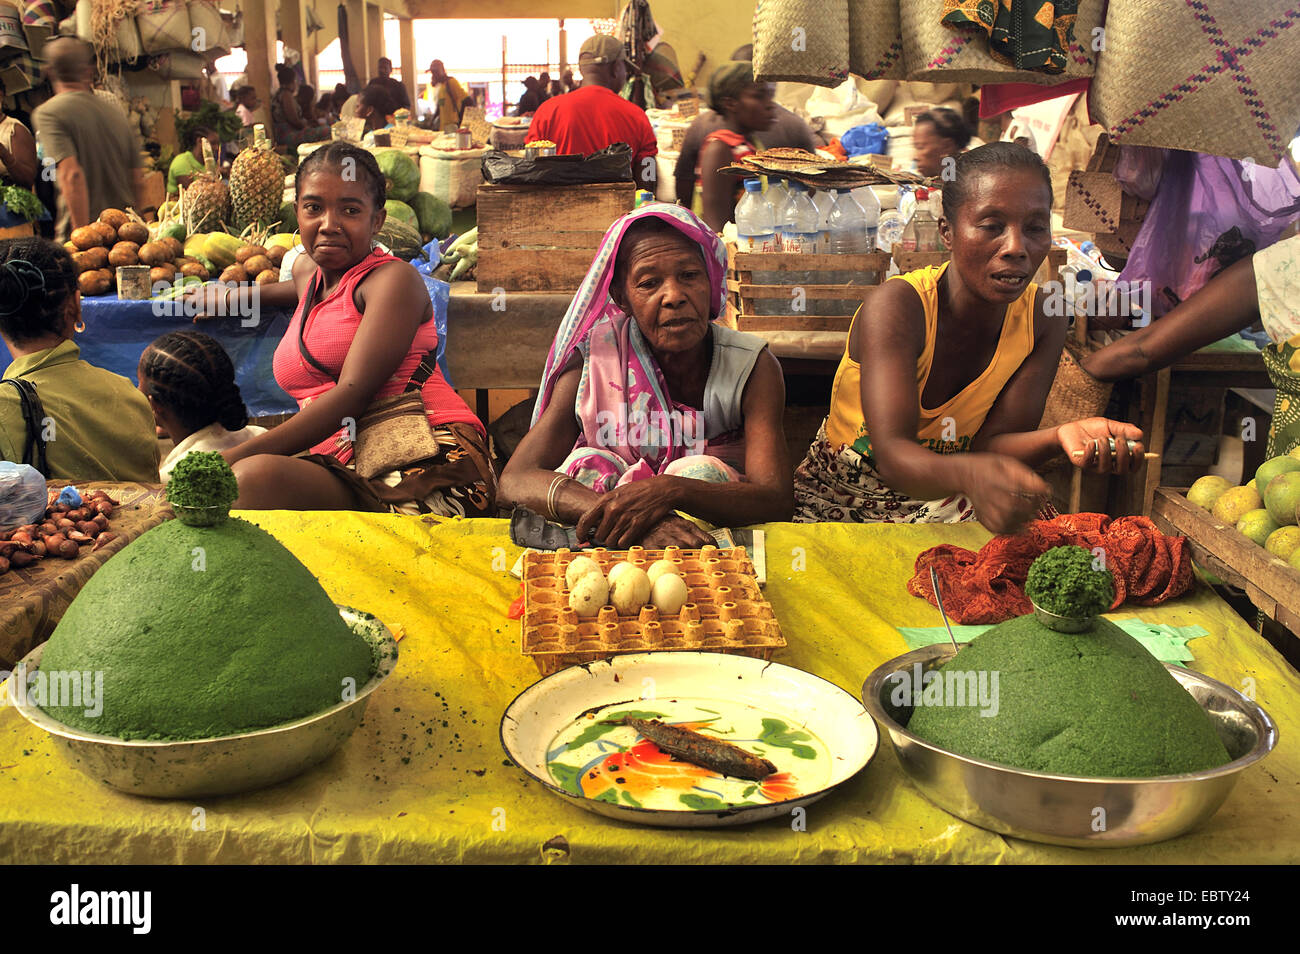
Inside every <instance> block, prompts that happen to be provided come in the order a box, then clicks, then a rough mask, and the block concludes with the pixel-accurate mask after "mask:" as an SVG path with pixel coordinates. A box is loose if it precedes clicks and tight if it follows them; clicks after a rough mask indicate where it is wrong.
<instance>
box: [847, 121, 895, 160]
mask: <svg viewBox="0 0 1300 954" xmlns="http://www.w3.org/2000/svg"><path fill="white" fill-rule="evenodd" d="M840 145H841V146H843V147H844V151H845V152H847V153H848V154H849V155H850V156H865V155H877V156H883V155H884V154H885V153H886V152H888V151H889V133H888V132H887V131H886V130H885V127H884V126H882V125H880V123H867V124H866V125H865V126H854V127H853V128H852V129H849V130H846V131H845V132H844V133H843V135H841V136H840Z"/></svg>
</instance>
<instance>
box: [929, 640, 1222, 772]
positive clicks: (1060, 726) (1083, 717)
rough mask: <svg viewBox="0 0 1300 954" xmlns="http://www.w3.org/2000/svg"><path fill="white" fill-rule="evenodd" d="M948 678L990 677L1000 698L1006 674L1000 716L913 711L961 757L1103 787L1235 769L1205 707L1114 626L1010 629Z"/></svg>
mask: <svg viewBox="0 0 1300 954" xmlns="http://www.w3.org/2000/svg"><path fill="white" fill-rule="evenodd" d="M939 671H940V672H947V671H952V672H954V673H976V674H978V673H980V672H984V673H987V674H989V675H987V676H986V685H987V686H988V687H989V688H990V689H991V688H992V685H993V683H992V676H991V674H992V673H994V672H996V673H998V680H997V710H996V715H990V716H982V715H981V714H980V712H981V707H980V706H974V705H964V706H953V705H948V706H934V705H925V704H924V703H923V704H922V705H920V706H918V707H917V708H916V709H915V710H914V711H913V715H912V718H911V721H910V722H909V723H908V729H909V730H910V731H912V732H914V733H915V734H916V735H918V736H920V737H921V738H922V739H925V740H926V741H928V742H933V743H935V744H936V745H940V746H942V747H943V748H945V749H949V750H951V751H953V752H957V753H959V754H961V755H968V756H972V757H974V758H978V759H983V760H985V761H989V762H1000V763H1002V764H1004V765H1011V766H1015V767H1016V768H1022V769H1028V770H1030V771H1034V772H1046V773H1049V774H1055V775H1083V776H1090V777H1103V778H1119V777H1130V778H1147V777H1151V776H1156V775H1176V774H1180V773H1183V772H1197V771H1201V770H1203V769H1209V768H1214V767H1216V766H1219V765H1223V764H1225V763H1227V762H1229V761H1231V759H1230V757H1229V755H1228V752H1227V750H1226V749H1225V748H1224V747H1223V743H1222V742H1221V741H1220V740H1219V736H1218V733H1217V732H1216V731H1215V729H1214V724H1213V723H1212V722H1211V721H1210V718H1209V716H1207V715H1206V714H1205V712H1204V710H1202V709H1201V707H1200V706H1199V705H1198V704H1197V703H1196V700H1195V699H1193V698H1192V697H1191V695H1190V694H1188V692H1187V691H1186V690H1185V689H1183V688H1182V686H1180V685H1179V684H1178V681H1177V680H1175V679H1174V677H1173V676H1171V675H1170V674H1169V672H1168V670H1166V669H1165V668H1164V666H1163V665H1162V664H1161V663H1160V662H1159V661H1158V660H1156V659H1155V658H1154V657H1153V656H1152V655H1151V654H1150V653H1148V652H1147V651H1146V650H1145V649H1143V648H1142V645H1141V644H1140V643H1139V642H1138V641H1137V640H1135V639H1133V638H1132V637H1131V636H1129V635H1128V634H1127V633H1125V632H1124V631H1123V630H1122V629H1120V628H1119V627H1118V626H1116V625H1115V624H1114V623H1112V622H1110V621H1109V620H1106V619H1099V620H1098V621H1097V625H1096V627H1095V628H1094V629H1092V630H1090V631H1089V632H1086V633H1073V634H1071V633H1058V632H1055V631H1054V630H1051V629H1048V628H1047V627H1046V626H1044V625H1042V624H1041V623H1039V622H1038V620H1036V619H1035V618H1034V617H1033V616H1021V617H1019V618H1018V619H1013V620H1008V621H1007V622H1005V623H1000V624H999V625H997V626H994V627H993V628H992V629H990V630H988V631H986V632H985V633H983V634H982V635H980V636H977V637H976V638H975V639H974V640H973V641H972V642H971V644H970V645H969V646H967V647H965V648H963V649H962V650H961V651H960V652H959V653H958V654H957V655H956V656H955V657H953V658H952V659H950V660H949V661H948V662H947V663H945V664H944V665H943V666H942V667H940V670H939ZM966 682H967V684H968V685H969V683H970V679H969V677H967V679H966ZM952 699H953V700H955V699H956V696H955V693H954V694H953V696H952ZM985 708H986V709H989V710H991V709H992V707H991V706H985Z"/></svg>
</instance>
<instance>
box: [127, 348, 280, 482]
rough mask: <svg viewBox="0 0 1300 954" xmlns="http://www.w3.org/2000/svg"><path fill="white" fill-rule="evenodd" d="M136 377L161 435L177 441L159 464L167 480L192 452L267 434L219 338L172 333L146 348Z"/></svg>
mask: <svg viewBox="0 0 1300 954" xmlns="http://www.w3.org/2000/svg"><path fill="white" fill-rule="evenodd" d="M136 377H137V378H139V380H140V390H141V392H142V393H143V394H144V396H145V397H147V398H148V399H149V407H150V408H151V409H152V410H153V418H154V422H155V423H156V424H157V425H158V430H159V433H160V435H161V436H164V437H168V438H170V439H171V440H172V441H173V442H174V443H175V445H176V446H175V447H174V448H173V449H172V451H171V453H169V454H168V455H167V457H166V458H165V459H164V460H163V462H162V465H161V466H160V467H159V468H158V472H159V474H160V475H161V476H162V481H163V483H164V484H165V483H167V480H168V478H169V477H170V476H171V472H172V468H173V467H175V466H176V465H177V464H178V463H180V461H181V458H183V457H184V456H185V455H186V454H188V453H190V452H191V451H223V450H227V449H228V448H231V447H238V446H239V445H240V444H242V443H244V441H246V440H249V439H250V438H253V437H256V436H257V435H258V434H265V433H266V428H264V427H258V426H257V425H255V424H249V423H248V409H247V408H246V407H245V406H244V399H243V398H242V397H241V396H240V394H239V385H238V384H236V383H235V367H234V365H233V364H232V363H231V361H230V356H229V355H228V354H226V352H225V349H224V348H222V347H221V344H220V343H219V342H218V341H217V340H216V339H215V338H210V337H209V336H207V335H205V334H201V333H199V332H197V331H171V332H168V333H167V334H165V335H162V336H161V337H159V338H157V339H155V340H154V341H153V343H152V344H150V345H149V347H147V348H145V349H144V353H143V354H142V355H140V366H139V368H138V369H137V371H136Z"/></svg>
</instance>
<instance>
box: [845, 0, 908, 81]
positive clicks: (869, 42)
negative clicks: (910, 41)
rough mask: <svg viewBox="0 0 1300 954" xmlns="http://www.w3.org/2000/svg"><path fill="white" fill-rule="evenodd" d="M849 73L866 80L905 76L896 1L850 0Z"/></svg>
mask: <svg viewBox="0 0 1300 954" xmlns="http://www.w3.org/2000/svg"><path fill="white" fill-rule="evenodd" d="M849 69H850V70H851V71H852V72H854V73H856V74H857V75H858V76H861V77H862V78H863V79H867V80H877V79H903V78H904V77H905V76H906V75H907V73H906V71H905V70H904V69H903V35H902V32H901V30H900V27H899V23H898V0H849Z"/></svg>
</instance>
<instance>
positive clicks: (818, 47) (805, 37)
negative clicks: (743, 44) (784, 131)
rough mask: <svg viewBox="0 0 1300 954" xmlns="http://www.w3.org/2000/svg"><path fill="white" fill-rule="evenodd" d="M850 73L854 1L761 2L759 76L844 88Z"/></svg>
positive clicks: (757, 20) (757, 25)
mask: <svg viewBox="0 0 1300 954" xmlns="http://www.w3.org/2000/svg"><path fill="white" fill-rule="evenodd" d="M848 75H849V0H758V4H757V5H756V6H755V7H754V78H755V79H756V80H760V81H771V80H789V81H790V82H794V83H812V84H813V85H814V86H830V87H834V86H839V85H840V83H842V82H844V80H845V79H846V78H847V77H848Z"/></svg>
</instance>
